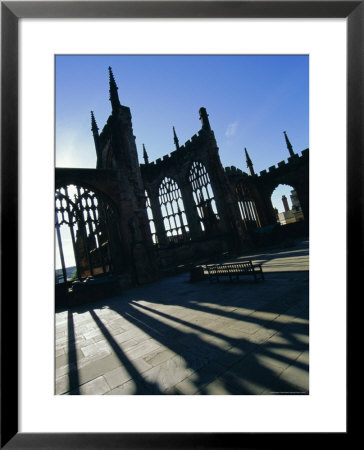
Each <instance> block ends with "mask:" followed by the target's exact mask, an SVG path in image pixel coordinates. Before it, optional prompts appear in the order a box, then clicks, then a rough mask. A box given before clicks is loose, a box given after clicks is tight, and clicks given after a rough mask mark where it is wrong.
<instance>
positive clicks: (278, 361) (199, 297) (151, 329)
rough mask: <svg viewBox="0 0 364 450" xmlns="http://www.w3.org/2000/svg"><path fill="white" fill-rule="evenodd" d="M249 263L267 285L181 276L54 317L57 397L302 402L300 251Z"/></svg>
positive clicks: (304, 274) (303, 245) (304, 305)
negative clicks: (284, 398)
mask: <svg viewBox="0 0 364 450" xmlns="http://www.w3.org/2000/svg"><path fill="white" fill-rule="evenodd" d="M250 256H252V257H253V261H260V262H262V264H263V271H264V273H265V281H259V282H257V283H255V282H254V281H253V280H247V279H244V280H241V281H234V282H229V281H228V280H226V281H220V282H218V283H210V282H209V281H208V280H204V281H201V282H198V283H190V282H189V274H188V273H186V274H181V275H178V276H174V277H168V278H164V279H162V280H159V281H157V282H155V283H152V284H149V285H145V286H138V287H135V288H131V289H128V290H125V291H123V292H121V293H120V295H119V296H116V297H113V298H109V299H105V300H104V301H98V302H93V303H90V304H87V305H83V306H80V307H75V308H71V309H70V310H68V311H57V312H56V327H55V393H56V394H57V395H62V394H71V395H278V394H280V395H286V394H287V395H288V394H289V395H291V394H297V395H300V394H307V393H308V392H309V376H308V375H309V353H308V347H309V321H308V311H309V298H308V293H309V289H308V288H309V272H308V242H307V241H306V242H299V243H298V244H297V245H296V246H295V247H293V248H291V249H287V248H286V249H276V250H270V251H269V252H260V253H258V252H256V253H253V254H252V255H250ZM241 259H243V257H242V258H241Z"/></svg>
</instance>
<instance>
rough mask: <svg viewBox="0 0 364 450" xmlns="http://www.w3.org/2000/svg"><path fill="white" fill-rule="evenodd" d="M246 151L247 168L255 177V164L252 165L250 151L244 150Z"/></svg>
mask: <svg viewBox="0 0 364 450" xmlns="http://www.w3.org/2000/svg"><path fill="white" fill-rule="evenodd" d="M244 151H245V158H246V166H247V168H248V169H249V172H250V175H255V172H254V168H253V163H252V160H251V159H250V156H249V154H248V151H247V149H246V148H244Z"/></svg>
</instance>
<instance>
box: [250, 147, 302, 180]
mask: <svg viewBox="0 0 364 450" xmlns="http://www.w3.org/2000/svg"><path fill="white" fill-rule="evenodd" d="M308 163H309V149H308V148H306V149H305V150H303V151H302V152H301V156H300V155H298V154H294V155H293V156H290V157H289V158H288V159H287V161H284V160H283V161H280V162H279V163H277V165H273V166H270V167H269V168H268V170H262V171H260V173H259V175H258V177H259V178H265V177H270V176H274V177H276V176H277V175H280V174H283V173H289V172H291V171H296V170H297V169H299V168H300V167H304V166H307V168H308Z"/></svg>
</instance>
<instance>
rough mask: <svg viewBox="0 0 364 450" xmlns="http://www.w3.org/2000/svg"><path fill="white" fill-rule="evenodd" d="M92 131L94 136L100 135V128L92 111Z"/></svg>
mask: <svg viewBox="0 0 364 450" xmlns="http://www.w3.org/2000/svg"><path fill="white" fill-rule="evenodd" d="M91 131H92V134H93V135H95V134H97V135H98V134H99V127H98V126H97V123H96V120H95V116H94V112H93V111H91Z"/></svg>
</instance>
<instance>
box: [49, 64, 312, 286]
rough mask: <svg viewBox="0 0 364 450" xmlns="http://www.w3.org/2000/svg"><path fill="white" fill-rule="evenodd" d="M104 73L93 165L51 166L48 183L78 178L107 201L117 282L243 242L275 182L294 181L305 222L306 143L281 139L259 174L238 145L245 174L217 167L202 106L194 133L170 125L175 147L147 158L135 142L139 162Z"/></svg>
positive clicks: (125, 114)
mask: <svg viewBox="0 0 364 450" xmlns="http://www.w3.org/2000/svg"><path fill="white" fill-rule="evenodd" d="M109 74H110V101H111V105H112V113H111V115H110V117H109V118H108V120H107V123H106V125H105V126H104V128H103V129H102V131H101V133H100V134H99V130H98V127H97V124H96V120H95V117H94V114H93V113H92V114H91V130H92V133H93V136H94V141H95V149H96V156H97V163H96V169H68V168H57V169H56V189H59V188H61V187H62V186H66V185H70V184H73V185H77V186H84V187H87V188H88V189H91V190H93V191H94V192H95V194H97V195H99V196H100V199H101V198H102V199H104V200H103V201H105V202H108V203H109V204H110V205H112V208H113V210H114V211H115V214H114V216H113V217H114V219H113V223H112V224H110V230H109V231H108V240H107V242H106V243H105V245H106V244H107V245H108V249H109V250H110V255H111V261H112V265H111V268H112V269H111V271H112V273H114V274H116V275H117V276H118V277H119V278H120V280H122V284H124V285H131V284H135V283H146V282H149V281H152V280H155V279H157V278H158V277H160V276H161V275H162V274H163V273H164V272H165V271H167V270H168V268H171V267H172V266H173V267H176V266H178V265H180V264H185V263H193V262H198V261H201V260H203V259H205V260H208V259H209V258H210V259H211V258H213V257H216V256H217V255H221V254H222V253H224V252H228V251H233V252H237V253H239V252H242V251H244V250H247V249H249V248H251V247H252V245H253V241H254V240H253V239H252V234H251V233H252V230H254V229H255V228H263V227H266V226H269V225H274V224H276V223H277V218H276V213H275V211H274V209H273V206H272V203H271V195H272V192H273V190H274V189H275V188H276V187H277V186H278V185H279V184H288V185H290V186H292V187H293V188H294V189H295V191H296V193H297V196H298V198H299V201H300V204H301V206H302V210H303V214H304V218H305V220H306V221H307V222H308V217H309V216H308V213H309V196H308V179H309V177H308V170H309V157H308V153H309V152H308V149H306V150H304V151H303V152H302V155H301V156H298V155H296V154H294V153H293V149H292V146H291V144H290V143H289V145H290V148H289V152H290V155H291V156H290V157H289V158H288V161H287V163H286V162H284V161H282V162H280V163H278V165H277V166H273V167H270V168H269V169H268V170H267V171H262V172H260V174H255V172H254V169H253V163H252V161H251V159H250V157H249V155H248V153H247V151H246V149H245V153H246V158H247V164H248V168H249V175H248V174H247V173H245V172H243V171H242V170H240V169H238V168H236V167H226V168H223V166H222V164H221V161H220V157H219V149H218V146H217V142H216V139H215V136H214V132H213V130H212V129H211V126H210V122H209V119H208V115H207V112H206V109H205V108H203V107H202V108H200V111H199V113H200V119H201V128H200V130H199V131H198V133H197V134H195V135H193V136H192V138H191V139H190V140H189V141H187V142H186V143H184V144H183V145H180V144H179V140H178V137H177V135H176V132H175V130H174V129H173V133H174V142H175V150H174V151H172V153H170V154H169V155H165V156H163V157H162V158H160V159H157V160H156V161H152V162H149V158H148V154H147V150H146V149H145V147H144V145H143V158H144V164H140V163H139V160H138V153H137V148H136V144H135V136H134V134H133V128H132V117H131V112H130V109H129V108H128V107H126V106H123V105H121V104H120V101H119V97H118V93H117V86H116V83H115V80H114V77H113V74H112V72H111V69H109ZM285 138H286V141H287V140H288V138H287V137H286V134H285ZM147 197H148V199H149V205H150V210H151V212H152V217H151V214H150V213H149V216H148V214H147V208H146V200H147ZM150 223H152V224H153V225H152V226H153V227H154V230H153V236H154V237H153V239H152V232H151V228H150ZM96 231H97V230H96ZM95 233H96V232H95ZM105 239H106V238H105ZM95 247H97V245H96V244H95ZM76 248H77V245H76ZM76 252H77V250H76ZM83 264H84V263H83ZM82 267H83V269H82V270H83V271H84V273H86V272H87V268H86V269H85V267H84V266H82Z"/></svg>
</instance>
